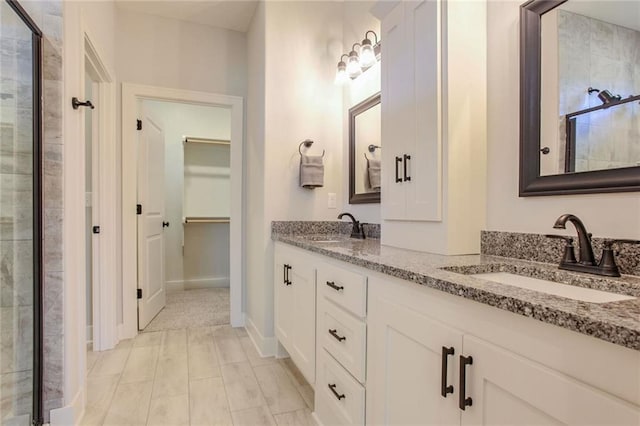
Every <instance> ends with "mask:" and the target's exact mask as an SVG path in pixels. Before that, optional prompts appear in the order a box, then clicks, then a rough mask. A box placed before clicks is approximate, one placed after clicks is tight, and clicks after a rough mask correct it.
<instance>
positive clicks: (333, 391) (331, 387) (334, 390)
mask: <svg viewBox="0 0 640 426" xmlns="http://www.w3.org/2000/svg"><path fill="white" fill-rule="evenodd" d="M329 390H330V391H331V392H332V393H333V394H334V395H335V397H336V398H338V401H340V400H341V399H344V398H346V396H345V395H344V394H339V393H338V392H336V385H335V383H334V384H331V385H329Z"/></svg>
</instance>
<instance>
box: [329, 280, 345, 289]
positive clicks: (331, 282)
mask: <svg viewBox="0 0 640 426" xmlns="http://www.w3.org/2000/svg"><path fill="white" fill-rule="evenodd" d="M327 285H328V286H329V287H331V288H332V289H334V290H335V291H340V290H344V287H342V286H341V285H336V283H334V282H333V281H327Z"/></svg>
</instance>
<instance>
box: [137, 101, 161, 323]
mask: <svg viewBox="0 0 640 426" xmlns="http://www.w3.org/2000/svg"><path fill="white" fill-rule="evenodd" d="M141 109H142V112H143V114H142V117H143V120H142V129H141V130H140V136H139V138H138V204H139V205H140V206H141V212H140V214H139V215H138V292H139V293H140V292H142V294H139V295H138V328H139V329H140V330H142V329H144V328H145V327H146V326H147V325H148V324H149V322H150V321H151V320H152V319H153V318H154V317H155V316H156V315H157V314H158V312H160V310H161V309H162V308H163V307H164V305H165V303H166V294H165V282H164V262H163V259H164V238H163V235H162V230H163V227H162V221H163V219H164V132H163V131H162V128H161V127H160V126H159V125H158V124H157V123H156V122H155V121H154V120H153V119H152V118H151V117H149V115H148V114H147V113H146V112H145V111H144V107H142V108H141Z"/></svg>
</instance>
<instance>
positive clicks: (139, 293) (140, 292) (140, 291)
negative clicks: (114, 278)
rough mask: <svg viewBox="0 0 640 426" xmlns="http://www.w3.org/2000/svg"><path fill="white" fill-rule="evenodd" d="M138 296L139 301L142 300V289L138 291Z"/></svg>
mask: <svg viewBox="0 0 640 426" xmlns="http://www.w3.org/2000/svg"><path fill="white" fill-rule="evenodd" d="M137 296H138V299H142V289H141V288H139V289H138V293H137Z"/></svg>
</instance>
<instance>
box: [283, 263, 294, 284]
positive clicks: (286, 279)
mask: <svg viewBox="0 0 640 426" xmlns="http://www.w3.org/2000/svg"><path fill="white" fill-rule="evenodd" d="M291 269H293V268H292V267H291V265H284V283H285V284H286V285H291V281H290V280H289V271H290V270H291Z"/></svg>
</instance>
